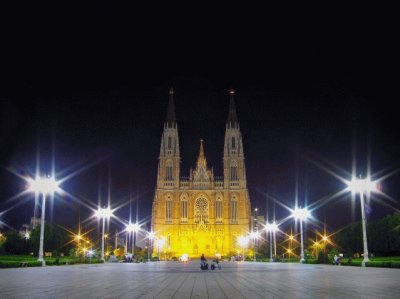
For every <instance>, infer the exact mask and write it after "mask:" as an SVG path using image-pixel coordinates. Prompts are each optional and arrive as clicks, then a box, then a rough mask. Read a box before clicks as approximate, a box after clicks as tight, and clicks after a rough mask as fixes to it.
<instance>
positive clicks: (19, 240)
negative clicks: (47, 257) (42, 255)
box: [0, 223, 73, 256]
mask: <svg viewBox="0 0 400 299" xmlns="http://www.w3.org/2000/svg"><path fill="white" fill-rule="evenodd" d="M70 241H71V237H70V236H68V233H67V232H66V231H65V230H64V229H62V228H61V227H59V226H57V225H51V224H47V223H46V224H45V226H44V240H43V248H44V251H45V252H52V253H54V254H56V255H58V254H59V253H60V252H63V253H64V254H68V252H69V250H70V249H71V248H72V247H73V244H71V243H70ZM39 242H40V226H37V227H36V228H35V229H33V230H32V232H31V233H30V237H29V239H26V238H24V237H23V236H21V235H20V234H19V233H18V232H16V231H8V232H7V233H6V236H5V241H4V242H3V244H2V247H3V248H2V249H1V250H0V251H3V253H7V254H29V253H31V252H33V254H34V255H35V256H36V255H38V251H39Z"/></svg>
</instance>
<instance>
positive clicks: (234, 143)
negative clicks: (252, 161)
mask: <svg viewBox="0 0 400 299" xmlns="http://www.w3.org/2000/svg"><path fill="white" fill-rule="evenodd" d="M231 144H232V149H235V148H236V139H235V137H232V140H231Z"/></svg>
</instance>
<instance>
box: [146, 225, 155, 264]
mask: <svg viewBox="0 0 400 299" xmlns="http://www.w3.org/2000/svg"><path fill="white" fill-rule="evenodd" d="M147 237H148V239H149V243H148V246H147V261H149V262H150V252H151V251H152V250H153V239H154V237H155V233H154V232H153V231H150V232H148V233H147Z"/></svg>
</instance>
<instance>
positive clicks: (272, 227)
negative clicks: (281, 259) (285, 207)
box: [265, 222, 278, 262]
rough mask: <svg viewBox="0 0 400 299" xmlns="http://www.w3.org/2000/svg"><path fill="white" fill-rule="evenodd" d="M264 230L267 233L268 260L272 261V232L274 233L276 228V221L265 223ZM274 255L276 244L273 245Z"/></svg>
mask: <svg viewBox="0 0 400 299" xmlns="http://www.w3.org/2000/svg"><path fill="white" fill-rule="evenodd" d="M265 229H266V231H267V232H268V233H269V261H270V262H273V261H274V259H273V257H272V234H275V233H276V231H277V230H278V225H277V224H276V222H271V223H267V224H266V225H265ZM275 255H276V246H275Z"/></svg>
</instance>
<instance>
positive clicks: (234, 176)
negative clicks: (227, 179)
mask: <svg viewBox="0 0 400 299" xmlns="http://www.w3.org/2000/svg"><path fill="white" fill-rule="evenodd" d="M237 180H238V167H237V163H236V162H235V161H232V163H231V181H237Z"/></svg>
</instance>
